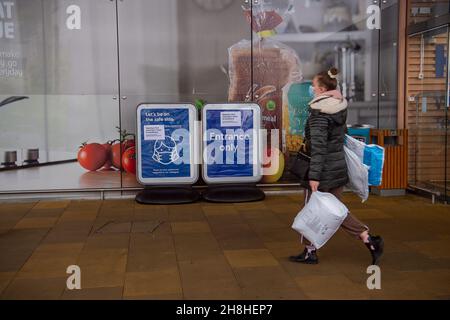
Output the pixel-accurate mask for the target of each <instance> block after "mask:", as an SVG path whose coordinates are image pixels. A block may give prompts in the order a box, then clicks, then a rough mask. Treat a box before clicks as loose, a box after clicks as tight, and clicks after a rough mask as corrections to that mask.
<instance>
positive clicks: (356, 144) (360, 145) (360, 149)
mask: <svg viewBox="0 0 450 320" xmlns="http://www.w3.org/2000/svg"><path fill="white" fill-rule="evenodd" d="M345 146H346V147H347V148H349V149H350V150H351V151H353V152H354V153H355V154H356V155H357V156H358V158H359V159H360V160H361V161H362V163H364V164H365V165H367V166H368V167H369V186H380V185H381V182H382V181H381V180H382V177H383V165H384V148H383V147H381V146H379V145H376V144H365V143H364V142H362V141H359V140H356V139H355V138H353V137H351V136H349V135H346V139H345Z"/></svg>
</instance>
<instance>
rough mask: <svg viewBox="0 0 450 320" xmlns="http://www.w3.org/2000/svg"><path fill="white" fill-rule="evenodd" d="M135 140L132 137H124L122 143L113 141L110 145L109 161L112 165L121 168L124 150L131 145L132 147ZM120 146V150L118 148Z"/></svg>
mask: <svg viewBox="0 0 450 320" xmlns="http://www.w3.org/2000/svg"><path fill="white" fill-rule="evenodd" d="M134 145H135V142H134V139H126V140H124V141H123V142H122V143H119V142H117V143H114V144H113V145H112V147H111V161H112V165H113V166H114V167H116V168H117V169H119V170H122V169H123V166H122V163H121V162H122V156H123V154H124V152H125V151H126V150H128V149H129V148H131V147H134ZM121 147H122V150H121V149H120V148H121Z"/></svg>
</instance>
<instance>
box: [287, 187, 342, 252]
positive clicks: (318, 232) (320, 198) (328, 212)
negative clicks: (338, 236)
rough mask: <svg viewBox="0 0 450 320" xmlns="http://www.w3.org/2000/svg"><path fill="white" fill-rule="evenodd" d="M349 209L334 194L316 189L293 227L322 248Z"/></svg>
mask: <svg viewBox="0 0 450 320" xmlns="http://www.w3.org/2000/svg"><path fill="white" fill-rule="evenodd" d="M347 213H348V209H347V207H346V206H345V205H344V204H343V203H342V202H340V201H339V200H338V199H337V198H336V197H335V196H334V195H332V194H331V193H328V192H320V191H315V192H313V193H312V195H311V198H310V199H309V201H308V203H306V204H305V206H304V207H303V209H302V210H301V211H300V212H299V213H298V214H297V216H296V217H295V219H294V223H293V224H292V228H293V229H294V230H295V231H297V232H299V233H300V234H302V235H303V236H304V237H305V238H306V239H308V240H309V241H310V242H311V243H312V244H313V245H314V246H315V247H316V248H317V249H320V248H321V247H322V246H323V245H324V244H325V243H327V241H328V240H329V239H330V238H331V237H332V236H333V234H334V233H335V232H336V231H337V230H338V229H339V227H340V225H341V224H342V222H343V221H344V219H345V218H346V217H347Z"/></svg>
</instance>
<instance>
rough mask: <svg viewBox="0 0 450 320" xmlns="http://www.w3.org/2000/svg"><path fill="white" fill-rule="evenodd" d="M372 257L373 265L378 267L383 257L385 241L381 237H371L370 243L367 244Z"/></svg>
mask: <svg viewBox="0 0 450 320" xmlns="http://www.w3.org/2000/svg"><path fill="white" fill-rule="evenodd" d="M365 245H366V247H367V248H368V249H369V251H370V254H371V255H372V265H378V264H379V262H380V258H381V256H382V255H383V250H384V241H383V238H381V237H380V236H371V235H369V243H366V244H365Z"/></svg>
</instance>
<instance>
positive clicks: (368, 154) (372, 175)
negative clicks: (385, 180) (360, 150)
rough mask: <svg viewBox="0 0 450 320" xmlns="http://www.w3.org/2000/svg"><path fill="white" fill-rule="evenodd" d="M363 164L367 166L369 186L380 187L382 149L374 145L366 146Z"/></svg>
mask: <svg viewBox="0 0 450 320" xmlns="http://www.w3.org/2000/svg"><path fill="white" fill-rule="evenodd" d="M363 162H364V164H365V165H367V166H369V185H370V186H380V185H381V182H382V181H381V180H382V177H383V165H384V148H383V147H380V146H378V145H376V144H369V145H366V146H365V148H364V160H363Z"/></svg>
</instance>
